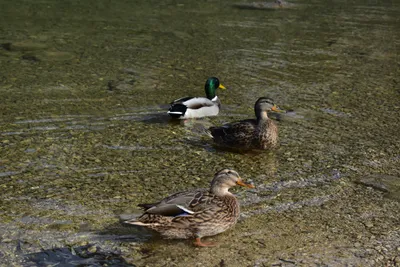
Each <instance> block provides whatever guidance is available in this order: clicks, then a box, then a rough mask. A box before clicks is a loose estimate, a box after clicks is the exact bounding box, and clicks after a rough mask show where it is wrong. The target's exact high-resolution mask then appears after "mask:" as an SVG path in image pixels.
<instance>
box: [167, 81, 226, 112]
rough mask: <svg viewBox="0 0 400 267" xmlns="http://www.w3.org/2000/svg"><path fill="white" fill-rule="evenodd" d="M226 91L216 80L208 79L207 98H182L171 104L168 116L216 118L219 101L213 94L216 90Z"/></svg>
mask: <svg viewBox="0 0 400 267" xmlns="http://www.w3.org/2000/svg"><path fill="white" fill-rule="evenodd" d="M218 88H220V89H226V88H225V86H223V85H222V84H220V83H219V80H218V78H216V77H210V78H208V79H207V81H206V85H205V91H206V96H207V97H191V96H189V97H182V98H179V99H176V100H174V101H173V102H171V106H170V108H169V110H168V112H167V113H168V114H169V115H170V116H171V117H173V118H177V119H189V118H201V117H207V116H216V115H218V113H219V110H220V108H221V101H220V100H219V98H218V96H216V94H215V92H216V91H217V89H218Z"/></svg>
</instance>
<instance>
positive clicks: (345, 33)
mask: <svg viewBox="0 0 400 267" xmlns="http://www.w3.org/2000/svg"><path fill="white" fill-rule="evenodd" d="M288 4H290V5H286V6H285V7H283V8H276V7H275V6H274V5H273V1H272V2H260V3H258V2H251V1H247V2H240V1H212V0H208V1H185V0H184V1H162V2H160V1H68V2H64V1H20V0H18V1H8V0H6V1H2V2H1V3H0V99H1V101H0V114H1V116H0V192H1V198H0V263H1V264H0V265H1V266H50V265H53V264H61V265H62V264H65V266H67V264H69V266H78V265H84V264H89V265H90V264H92V265H90V266H104V265H105V264H109V265H113V266H399V265H400V228H399V225H400V216H399V215H398V214H399V212H400V202H399V199H400V142H399V132H400V117H399V112H400V104H399V103H400V101H399V100H400V78H399V77H400V56H399V51H400V26H399V25H400V3H397V2H396V1H372V0H371V1H367V0H363V1H362V0H356V1H319V0H316V1H300V0H298V1H291V2H290V3H288ZM249 5H251V6H252V8H247V7H248V6H249ZM259 7H261V8H259ZM270 7H271V8H270ZM210 76H216V77H218V78H219V79H220V81H221V82H222V83H223V84H224V85H225V86H226V87H227V90H225V91H217V94H218V96H219V98H220V99H221V102H222V110H221V112H220V114H219V116H217V117H210V118H204V119H196V120H189V121H179V122H174V121H171V120H170V118H169V117H168V115H167V114H166V111H167V109H168V103H169V102H171V101H172V100H173V99H176V98H178V97H182V96H186V95H194V96H203V95H204V82H205V81H206V79H207V78H208V77H210ZM260 96H269V97H271V98H273V99H274V100H275V102H276V104H278V105H279V106H280V107H282V108H285V109H286V110H289V111H290V112H288V113H286V114H281V115H280V116H278V117H273V118H274V119H275V122H276V124H277V125H278V127H279V139H280V147H279V149H277V150H274V151H266V152H262V153H245V154H242V153H234V152H231V151H224V150H220V149H218V148H217V147H215V146H214V145H213V143H212V140H211V139H210V138H209V137H208V136H207V135H206V134H205V131H204V129H206V128H207V127H210V126H213V125H221V124H223V123H225V122H230V121H236V120H241V119H245V118H253V117H254V111H253V105H254V102H255V101H256V100H257V99H258V98H259V97H260ZM221 168H233V169H235V170H237V171H238V173H239V174H240V175H241V176H242V177H243V178H244V179H246V180H251V181H252V182H253V183H254V184H255V185H256V189H254V190H248V191H243V190H233V191H234V192H235V193H236V194H237V197H238V199H239V201H240V203H241V211H242V213H241V217H240V220H239V222H238V224H237V225H236V226H235V227H234V228H233V229H231V230H229V231H227V232H225V233H222V234H220V235H217V236H214V237H209V238H205V239H206V240H210V241H214V242H217V243H218V244H220V245H219V246H218V247H215V248H194V247H193V245H192V241H189V240H176V241H175V240H174V241H171V240H162V239H160V238H159V237H157V236H156V235H154V234H153V233H151V232H149V231H145V230H143V229H138V228H135V227H128V226H126V225H124V224H122V223H121V222H122V221H123V220H124V219H129V218H133V217H135V216H137V215H138V214H139V212H140V211H139V210H138V209H137V208H136V205H137V204H139V203H148V202H153V201H155V200H156V199H159V198H161V197H163V196H167V195H168V194H170V193H173V192H177V191H180V190H186V189H190V188H198V187H208V185H209V182H210V181H211V179H212V177H213V174H214V173H215V171H217V170H219V169H221Z"/></svg>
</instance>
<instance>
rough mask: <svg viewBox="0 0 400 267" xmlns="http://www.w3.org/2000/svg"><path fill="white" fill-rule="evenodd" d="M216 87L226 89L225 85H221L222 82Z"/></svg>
mask: <svg viewBox="0 0 400 267" xmlns="http://www.w3.org/2000/svg"><path fill="white" fill-rule="evenodd" d="M218 88H220V89H224V90H225V89H226V87H225V86H223V85H222V84H219V86H218Z"/></svg>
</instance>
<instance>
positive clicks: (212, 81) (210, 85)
mask: <svg viewBox="0 0 400 267" xmlns="http://www.w3.org/2000/svg"><path fill="white" fill-rule="evenodd" d="M218 88H221V89H226V88H225V86H223V85H222V84H220V83H219V80H218V78H216V77H210V78H208V79H207V81H206V85H205V87H204V89H205V91H206V96H207V98H208V99H213V98H214V97H215V92H216V91H217V89H218Z"/></svg>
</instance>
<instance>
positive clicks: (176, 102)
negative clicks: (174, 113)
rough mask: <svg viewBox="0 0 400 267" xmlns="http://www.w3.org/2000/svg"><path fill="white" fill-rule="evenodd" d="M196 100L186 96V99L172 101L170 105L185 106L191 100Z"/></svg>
mask: <svg viewBox="0 0 400 267" xmlns="http://www.w3.org/2000/svg"><path fill="white" fill-rule="evenodd" d="M192 98H194V97H193V96H185V97H181V98H178V99H175V100H174V101H172V102H171V103H170V105H175V104H183V102H185V101H188V100H190V99H192Z"/></svg>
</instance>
